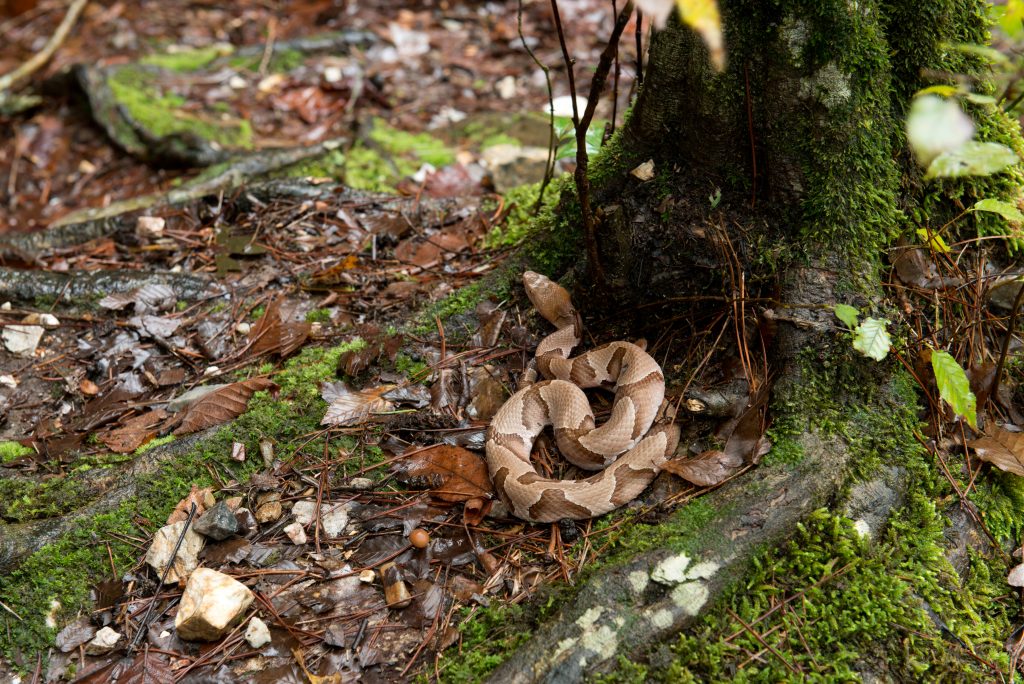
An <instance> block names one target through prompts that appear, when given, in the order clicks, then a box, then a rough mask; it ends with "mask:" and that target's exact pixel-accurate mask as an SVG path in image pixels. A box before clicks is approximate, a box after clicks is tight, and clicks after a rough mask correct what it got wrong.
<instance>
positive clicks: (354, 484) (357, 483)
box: [348, 477, 377, 491]
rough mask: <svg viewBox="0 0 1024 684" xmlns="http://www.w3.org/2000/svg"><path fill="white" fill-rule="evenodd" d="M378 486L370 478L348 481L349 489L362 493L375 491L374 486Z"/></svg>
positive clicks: (355, 478)
mask: <svg viewBox="0 0 1024 684" xmlns="http://www.w3.org/2000/svg"><path fill="white" fill-rule="evenodd" d="M376 484H377V483H376V482H374V481H373V480H371V479H370V478H368V477H353V478H352V479H351V480H349V481H348V486H349V487H351V488H352V489H358V490H360V491H365V490H367V489H373V487H374V485H376Z"/></svg>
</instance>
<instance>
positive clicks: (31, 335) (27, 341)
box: [2, 324, 45, 356]
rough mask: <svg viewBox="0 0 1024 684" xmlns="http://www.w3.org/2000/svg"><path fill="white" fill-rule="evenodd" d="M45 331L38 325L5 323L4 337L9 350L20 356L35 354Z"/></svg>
mask: <svg viewBox="0 0 1024 684" xmlns="http://www.w3.org/2000/svg"><path fill="white" fill-rule="evenodd" d="M44 332H45V331H44V330H43V328H42V327H41V326H38V325H17V324H13V325H5V326H4V331H3V333H2V337H3V340H4V346H5V347H7V351H9V352H11V353H12V354H17V355H18V356H33V355H35V353H36V349H37V348H38V347H39V342H40V340H42V339H43V333H44Z"/></svg>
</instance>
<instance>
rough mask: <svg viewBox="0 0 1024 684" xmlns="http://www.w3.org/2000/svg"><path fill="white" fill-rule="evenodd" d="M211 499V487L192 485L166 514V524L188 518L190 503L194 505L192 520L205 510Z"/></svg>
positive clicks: (210, 503)
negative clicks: (168, 513) (194, 511)
mask: <svg viewBox="0 0 1024 684" xmlns="http://www.w3.org/2000/svg"><path fill="white" fill-rule="evenodd" d="M213 501H214V498H213V487H203V488H202V489H199V487H196V486H195V485H192V489H191V490H190V491H189V493H188V494H187V495H186V496H185V498H184V499H182V500H181V501H179V502H178V505H177V506H175V507H174V510H173V511H171V514H170V515H168V516H167V523H166V524H167V525H173V524H174V523H177V522H181V521H182V520H188V512H189V511H190V510H192V504H195V505H196V514H195V516H193V518H192V520H193V522H194V521H195V519H196V518H198V517H199V516H201V515H202V514H203V513H205V512H206V509H207V508H208V507H209V505H212V502H213Z"/></svg>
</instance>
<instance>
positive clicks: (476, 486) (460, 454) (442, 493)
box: [393, 444, 494, 502]
mask: <svg viewBox="0 0 1024 684" xmlns="http://www.w3.org/2000/svg"><path fill="white" fill-rule="evenodd" d="M393 469H394V471H395V473H397V474H398V475H399V476H400V477H402V478H405V479H413V478H423V483H422V484H423V486H424V487H425V488H427V489H429V490H430V493H431V495H433V496H435V497H436V498H438V499H440V500H441V501H449V502H458V501H469V500H470V499H475V498H481V497H483V498H489V497H490V496H491V494H492V493H493V492H494V488H493V487H492V486H491V478H490V476H489V475H488V474H487V464H486V463H485V462H484V459H482V458H481V457H480V456H477V455H476V454H474V453H473V452H472V451H469V450H468V449H463V448H462V447H457V446H449V445H447V444H437V445H435V446H432V447H428V448H426V449H423V450H422V451H417V452H415V453H413V454H411V455H410V456H409V457H407V458H404V459H402V460H400V461H398V462H397V463H395V465H394V467H393Z"/></svg>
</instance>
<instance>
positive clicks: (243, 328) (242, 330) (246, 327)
mask: <svg viewBox="0 0 1024 684" xmlns="http://www.w3.org/2000/svg"><path fill="white" fill-rule="evenodd" d="M251 330H252V324H251V323H246V322H245V321H242V322H241V323H239V324H238V325H236V326H235V332H236V333H238V334H240V335H248V334H249V332H250V331H251Z"/></svg>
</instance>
